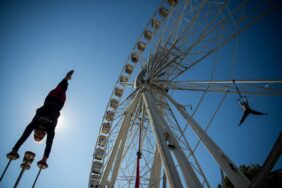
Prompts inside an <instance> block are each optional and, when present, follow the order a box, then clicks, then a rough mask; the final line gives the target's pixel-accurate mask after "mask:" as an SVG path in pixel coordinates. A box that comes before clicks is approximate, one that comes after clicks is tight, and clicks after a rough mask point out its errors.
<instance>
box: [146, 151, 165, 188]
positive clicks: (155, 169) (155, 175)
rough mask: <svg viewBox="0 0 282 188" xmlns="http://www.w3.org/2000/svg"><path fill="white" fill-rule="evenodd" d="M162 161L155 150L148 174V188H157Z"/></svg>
mask: <svg viewBox="0 0 282 188" xmlns="http://www.w3.org/2000/svg"><path fill="white" fill-rule="evenodd" d="M161 166H162V160H161V156H160V153H159V151H158V148H156V151H155V156H154V162H153V165H152V170H151V173H150V181H149V188H159V187H160V178H161Z"/></svg>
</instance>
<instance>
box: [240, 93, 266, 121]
mask: <svg viewBox="0 0 282 188" xmlns="http://www.w3.org/2000/svg"><path fill="white" fill-rule="evenodd" d="M239 103H240V105H241V108H242V109H243V111H244V113H243V116H242V118H241V120H240V123H239V124H238V125H239V126H240V125H241V124H242V123H243V122H244V121H245V119H246V117H247V116H248V115H250V114H254V115H267V114H266V113H262V112H258V111H255V110H253V109H252V108H251V107H250V105H249V102H248V99H247V97H246V96H244V97H241V98H240V99H239Z"/></svg>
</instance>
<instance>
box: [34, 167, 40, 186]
mask: <svg viewBox="0 0 282 188" xmlns="http://www.w3.org/2000/svg"><path fill="white" fill-rule="evenodd" d="M41 170H42V168H40V169H39V171H38V173H37V175H36V178H35V180H34V182H33V185H32V188H34V187H35V184H36V182H37V180H38V177H39V175H40V173H41Z"/></svg>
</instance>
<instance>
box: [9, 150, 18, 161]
mask: <svg viewBox="0 0 282 188" xmlns="http://www.w3.org/2000/svg"><path fill="white" fill-rule="evenodd" d="M6 157H7V158H8V159H10V160H17V159H18V158H19V157H20V155H19V154H18V152H17V151H14V150H12V151H11V152H10V153H7V155H6Z"/></svg>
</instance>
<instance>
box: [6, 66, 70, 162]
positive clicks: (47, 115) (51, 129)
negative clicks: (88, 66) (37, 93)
mask: <svg viewBox="0 0 282 188" xmlns="http://www.w3.org/2000/svg"><path fill="white" fill-rule="evenodd" d="M73 72H74V71H73V70H71V71H69V72H68V73H67V74H66V76H65V78H64V79H63V80H62V81H61V82H60V83H59V84H58V85H57V87H56V88H55V89H53V90H51V91H50V92H49V94H48V95H47V97H46V98H45V101H44V104H43V106H42V107H40V108H38V109H37V110H36V114H35V116H34V118H33V119H32V121H31V122H30V123H29V124H28V126H27V127H26V129H25V130H24V132H23V134H22V136H21V137H20V138H19V140H18V141H17V143H16V144H15V145H14V147H13V149H12V151H11V152H10V153H8V154H7V156H13V158H14V159H17V158H19V154H18V150H19V148H20V147H21V145H22V144H23V143H24V142H25V141H26V139H27V138H28V137H29V136H30V134H31V133H32V131H34V140H35V141H36V142H40V141H42V139H43V138H44V136H45V135H46V134H47V140H46V147H45V150H44V155H43V158H42V159H41V160H40V161H39V162H40V163H43V164H46V165H47V159H48V157H49V154H50V151H51V148H52V144H53V139H54V136H55V128H56V125H57V121H58V118H59V116H60V111H61V109H62V108H63V106H64V104H65V100H66V91H67V88H68V81H69V80H71V78H72V74H73Z"/></svg>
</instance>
